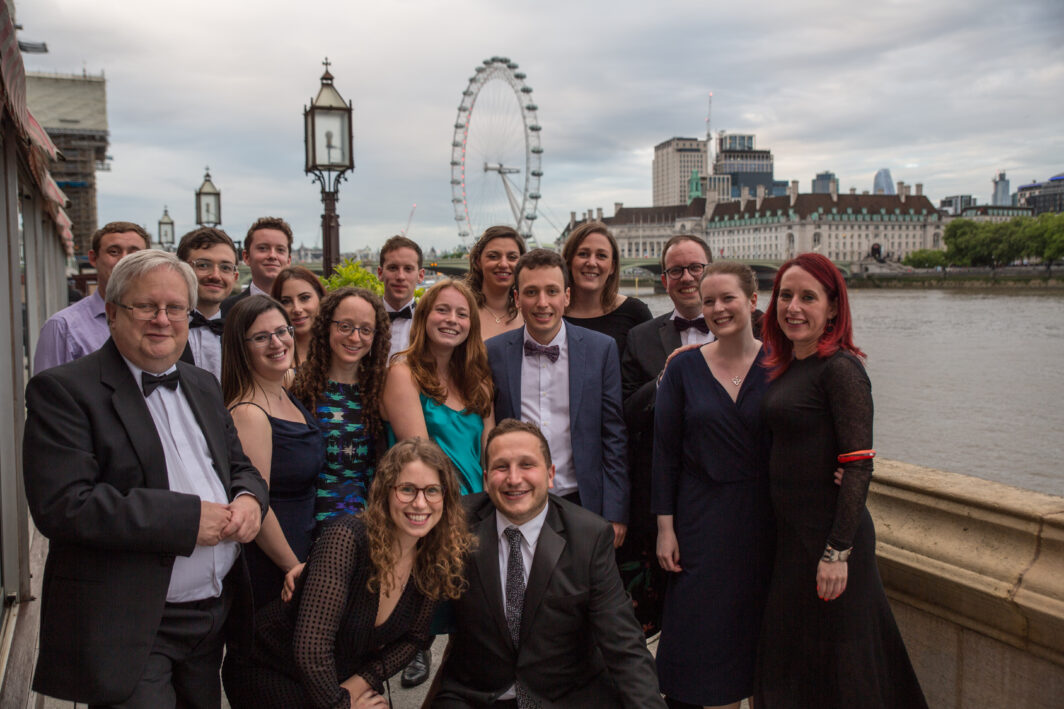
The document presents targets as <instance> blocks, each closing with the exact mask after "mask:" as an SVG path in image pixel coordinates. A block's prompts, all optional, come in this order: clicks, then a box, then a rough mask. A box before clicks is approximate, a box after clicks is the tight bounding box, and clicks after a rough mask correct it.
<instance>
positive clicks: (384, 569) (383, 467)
mask: <svg viewBox="0 0 1064 709" xmlns="http://www.w3.org/2000/svg"><path fill="white" fill-rule="evenodd" d="M416 460H418V461H421V462H422V463H424V464H425V465H427V466H429V467H430V468H432V469H433V470H435V471H436V472H437V473H438V474H439V476H440V484H442V485H443V514H442V516H441V517H440V521H439V522H437V523H436V526H435V527H433V528H432V529H431V530H429V533H428V534H426V535H425V536H424V537H423V538H422V539H420V540H419V541H418V543H417V558H416V561H415V563H414V567H413V569H412V570H411V572H410V575H411V576H412V577H413V579H414V583H416V584H417V588H418V590H419V591H421V593H422V594H423V595H424V596H425V597H427V598H431V599H432V600H439V599H440V598H447V599H450V600H456V599H458V598H459V597H460V596H461V595H462V593H464V592H465V589H466V586H467V584H466V580H465V574H464V573H463V566H464V563H465V557H466V554H468V553H469V551H470V550H471V549H473V547H474V545H475V543H476V538H475V537H474V536H473V535H472V534H470V533H469V529H468V526H467V524H466V515H465V510H464V509H463V508H462V502H461V492H460V488H459V485H458V478H457V476H456V475H455V472H454V467H453V466H452V465H451V460H450V458H448V457H447V454H446V453H444V452H443V451H442V450H440V447H439V446H438V445H436V444H435V443H433V442H432V441H431V440H426V439H424V438H408V439H406V440H404V441H399V442H398V443H396V444H395V445H394V446H392V447H391V449H390V450H389V451H388V452H387V453H385V454H384V457H383V458H381V461H380V465H379V466H378V467H377V473H376V475H374V477H373V484H372V485H371V486H370V490H369V499H368V502H367V503H366V508H365V510H363V512H362V519H363V521H364V522H365V523H366V535H367V537H368V538H369V556H370V559H371V560H372V562H373V569H374V571H373V574H372V575H371V576H370V577H369V581H368V582H367V583H366V588H367V589H368V590H369V592H370V593H374V594H375V593H377V592H378V591H383V592H385V593H387V592H389V591H391V590H392V588H393V577H392V570H393V569H394V568H395V565H396V563H397V562H398V561H399V554H398V551H397V550H396V543H395V522H394V521H393V520H392V516H391V514H390V509H389V506H390V503H391V499H392V497H393V495H394V493H393V491H392V487H393V486H394V485H395V481H396V480H398V479H399V474H400V473H401V472H402V470H403V468H404V467H406V466H407V465H408V464H409V463H412V462H414V461H416Z"/></svg>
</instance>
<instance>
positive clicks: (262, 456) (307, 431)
mask: <svg viewBox="0 0 1064 709" xmlns="http://www.w3.org/2000/svg"><path fill="white" fill-rule="evenodd" d="M294 353H295V342H294V339H293V336H292V325H291V323H290V321H289V319H288V314H287V313H285V311H284V309H283V308H282V307H281V305H280V304H279V303H278V302H277V301H275V300H273V299H272V298H268V297H267V296H264V295H253V296H251V297H250V298H245V299H244V300H242V301H240V302H239V303H237V304H236V305H235V306H233V309H232V310H231V311H229V315H228V316H227V317H226V321H225V331H224V332H223V334H222V393H223V395H224V396H225V400H226V402H228V405H229V410H230V411H231V412H232V415H233V423H234V424H235V425H236V430H237V435H238V436H239V437H240V443H241V445H242V446H243V448H244V451H245V452H246V453H247V456H248V458H249V459H250V460H251V463H252V464H253V465H254V466H255V467H256V468H257V469H258V470H259V472H260V473H261V474H262V477H263V479H264V480H265V481H266V484H267V485H268V486H269V488H270V508H269V510H268V511H267V513H266V517H265V519H263V521H262V528H261V529H260V531H259V534H258V536H257V537H256V538H255V541H254V542H253V543H251V544H245V545H244V552H245V554H246V556H247V563H248V570H249V571H250V573H251V587H252V593H253V596H254V600H255V607H256V608H261V607H262V606H264V605H265V604H266V602H267V601H269V600H271V599H273V598H277V597H278V596H279V595H280V593H281V586H282V584H283V581H284V575H285V573H286V572H288V571H289V570H290V569H292V568H293V567H294V566H296V565H297V564H300V563H301V562H303V561H306V558H307V554H308V553H309V552H310V543H311V538H312V535H313V533H314V483H315V481H316V480H317V479H318V475H319V474H320V473H321V469H322V466H323V465H324V445H323V444H322V438H321V432H320V431H319V430H318V427H317V426H316V425H314V423H313V418H312V417H311V416H310V414H309V413H308V412H307V410H306V409H305V408H303V406H302V404H300V403H299V402H298V401H297V400H296V399H295V398H294V397H293V396H292V395H291V394H289V393H288V392H287V391H286V390H285V388H284V379H285V375H286V374H287V372H288V370H289V369H290V368H291V367H292V357H293V355H294Z"/></svg>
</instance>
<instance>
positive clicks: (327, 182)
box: [303, 58, 355, 276]
mask: <svg viewBox="0 0 1064 709" xmlns="http://www.w3.org/2000/svg"><path fill="white" fill-rule="evenodd" d="M322 64H324V65H325V73H324V74H322V75H321V88H320V89H319V90H318V95H317V97H316V98H315V99H314V100H313V101H311V102H310V107H309V108H307V107H306V106H304V107H303V120H304V142H305V144H306V158H307V161H306V167H305V168H304V170H303V171H304V172H305V173H307V174H313V175H314V179H315V180H316V181H317V182H319V183H320V184H321V201H322V203H323V204H324V205H325V213H324V214H322V215H321V233H322V269H321V272H322V274H324V275H326V276H327V275H329V273H331V272H332V270H333V268H334V267H335V266H336V264H337V263H338V262H339V260H340V220H339V218H338V217H337V216H336V199H337V197H336V194H337V190H338V188H339V185H340V181H341V180H343V179H345V177H344V173H346V172H347V171H348V170H353V169H354V167H355V156H354V153H353V151H352V149H351V142H352V136H351V102H350V101H344V99H343V97H342V96H340V92H339V91H337V90H336V87H335V86H333V75H332V74H330V73H329V59H328V58H326V59H325V61H324V62H322Z"/></svg>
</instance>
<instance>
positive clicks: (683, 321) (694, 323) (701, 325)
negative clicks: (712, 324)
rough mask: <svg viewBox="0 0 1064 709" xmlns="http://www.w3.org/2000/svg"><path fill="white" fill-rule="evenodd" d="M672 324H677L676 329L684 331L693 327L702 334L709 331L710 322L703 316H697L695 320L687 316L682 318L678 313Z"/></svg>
mask: <svg viewBox="0 0 1064 709" xmlns="http://www.w3.org/2000/svg"><path fill="white" fill-rule="evenodd" d="M672 324H673V325H675V326H676V329H677V330H679V331H680V332H683V331H684V330H686V329H688V328H692V327H693V328H694V329H696V330H698V331H699V332H701V333H702V334H706V333H708V332H709V324H708V323H707V322H706V321H705V319H703V318H695V319H694V320H688V319H687V318H681V317H680V316H679V315H677V316H676V317H674V318H673V319H672Z"/></svg>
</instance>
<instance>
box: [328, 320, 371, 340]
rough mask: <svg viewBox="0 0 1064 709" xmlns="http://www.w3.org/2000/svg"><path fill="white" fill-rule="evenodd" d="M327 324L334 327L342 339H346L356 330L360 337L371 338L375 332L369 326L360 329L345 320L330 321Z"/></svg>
mask: <svg viewBox="0 0 1064 709" xmlns="http://www.w3.org/2000/svg"><path fill="white" fill-rule="evenodd" d="M329 322H331V323H332V324H333V325H335V326H336V331H337V332H339V333H340V334H341V335H343V336H344V337H347V336H348V335H350V334H351V333H352V332H355V331H356V330H357V331H358V334H359V335H362V337H373V334H374V333H375V332H377V331H376V330H374V329H373V328H372V327H370V326H369V325H363V326H362V327H358V326H356V325H354V324H353V323H349V322H347V321H346V320H330V321H329Z"/></svg>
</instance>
